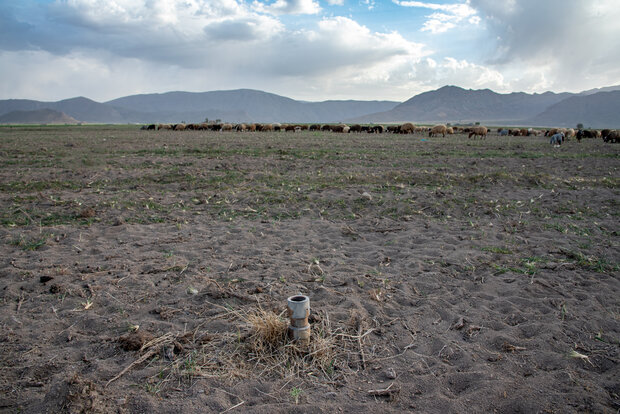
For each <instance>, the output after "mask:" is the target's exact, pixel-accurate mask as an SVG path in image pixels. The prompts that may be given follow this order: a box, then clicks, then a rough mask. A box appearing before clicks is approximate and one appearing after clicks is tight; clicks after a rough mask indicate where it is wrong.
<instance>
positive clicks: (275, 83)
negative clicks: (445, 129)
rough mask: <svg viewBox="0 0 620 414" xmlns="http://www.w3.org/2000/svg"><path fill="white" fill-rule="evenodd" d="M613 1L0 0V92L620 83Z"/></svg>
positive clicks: (47, 95)
mask: <svg viewBox="0 0 620 414" xmlns="http://www.w3.org/2000/svg"><path fill="white" fill-rule="evenodd" d="M618 22H620V7H619V4H618V0H450V1H443V0H436V1H432V0H429V1H410V0H386V1H379V0H0V79H1V82H0V99H9V98H27V99H37V100H51V101H54V100H60V99H65V98H70V97H75V96H86V97H89V98H91V99H94V100H97V101H100V102H103V101H106V100H110V99H114V98H117V97H121V96H126V95H132V94H138V93H153V92H167V91H172V90H183V91H192V92H202V91H209V90H221V89H238V88H251V89H260V90H264V91H267V92H272V93H277V94H280V95H284V96H288V97H291V98H295V99H304V100H313V101H319V100H326V99H389V100H397V101H403V100H406V99H408V98H410V97H411V96H413V95H416V94H418V93H421V92H424V91H428V90H432V89H436V88H439V87H441V86H443V85H447V84H450V85H457V86H461V87H464V88H472V89H480V88H490V89H493V90H495V91H497V92H512V91H525V92H544V91H547V90H552V91H556V92H559V91H570V92H578V91H581V90H585V89H590V88H597V87H603V86H610V85H618V84H620V24H618Z"/></svg>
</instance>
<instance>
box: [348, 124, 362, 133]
mask: <svg viewBox="0 0 620 414" xmlns="http://www.w3.org/2000/svg"><path fill="white" fill-rule="evenodd" d="M349 132H362V126H361V125H360V124H355V125H351V129H350V130H349Z"/></svg>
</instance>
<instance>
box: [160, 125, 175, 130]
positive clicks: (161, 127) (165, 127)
mask: <svg viewBox="0 0 620 414" xmlns="http://www.w3.org/2000/svg"><path fill="white" fill-rule="evenodd" d="M160 129H172V125H170V124H159V125H157V130H160Z"/></svg>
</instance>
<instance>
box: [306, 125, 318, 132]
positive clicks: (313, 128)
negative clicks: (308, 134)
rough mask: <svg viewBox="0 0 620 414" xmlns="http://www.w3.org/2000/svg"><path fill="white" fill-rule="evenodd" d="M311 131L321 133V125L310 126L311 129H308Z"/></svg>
mask: <svg viewBox="0 0 620 414" xmlns="http://www.w3.org/2000/svg"><path fill="white" fill-rule="evenodd" d="M308 129H309V130H310V131H320V130H321V125H319V124H312V125H310V128H308Z"/></svg>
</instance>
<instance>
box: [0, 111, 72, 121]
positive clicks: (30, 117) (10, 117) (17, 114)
mask: <svg viewBox="0 0 620 414" xmlns="http://www.w3.org/2000/svg"><path fill="white" fill-rule="evenodd" d="M77 123H78V121H77V120H76V119H75V118H72V117H70V116H68V115H67V114H65V113H63V112H58V111H54V110H53V109H48V108H43V109H36V110H34V111H11V112H9V113H7V114H4V115H1V116H0V124H77Z"/></svg>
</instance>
